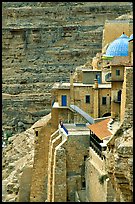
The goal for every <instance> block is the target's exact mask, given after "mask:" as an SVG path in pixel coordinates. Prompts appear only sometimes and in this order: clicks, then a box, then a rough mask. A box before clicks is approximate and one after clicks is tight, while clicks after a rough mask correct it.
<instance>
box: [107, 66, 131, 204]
mask: <svg viewBox="0 0 135 204" xmlns="http://www.w3.org/2000/svg"><path fill="white" fill-rule="evenodd" d="M124 79H125V82H124V84H123V95H124V96H125V97H124V98H125V101H124V103H125V111H124V120H123V123H122V125H121V127H120V129H119V130H118V131H117V132H116V133H115V135H114V136H113V138H112V140H111V141H110V144H109V148H108V153H107V166H106V167H107V171H108V174H109V177H110V180H111V182H112V185H113V188H114V190H115V195H116V198H115V200H116V201H118V202H133V92H132V90H133V67H126V68H125V75H124Z"/></svg>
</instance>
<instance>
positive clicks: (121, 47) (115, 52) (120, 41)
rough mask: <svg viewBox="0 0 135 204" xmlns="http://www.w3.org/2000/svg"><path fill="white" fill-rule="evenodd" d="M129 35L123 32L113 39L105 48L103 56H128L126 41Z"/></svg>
mask: <svg viewBox="0 0 135 204" xmlns="http://www.w3.org/2000/svg"><path fill="white" fill-rule="evenodd" d="M129 39H130V38H129V37H128V36H127V35H125V34H124V33H123V34H122V35H121V36H120V37H119V38H117V39H116V40H114V41H113V42H112V43H111V44H110V45H109V46H108V48H107V50H106V54H105V56H107V57H114V56H128V41H129Z"/></svg>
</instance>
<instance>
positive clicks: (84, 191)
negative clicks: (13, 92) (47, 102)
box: [20, 24, 133, 202]
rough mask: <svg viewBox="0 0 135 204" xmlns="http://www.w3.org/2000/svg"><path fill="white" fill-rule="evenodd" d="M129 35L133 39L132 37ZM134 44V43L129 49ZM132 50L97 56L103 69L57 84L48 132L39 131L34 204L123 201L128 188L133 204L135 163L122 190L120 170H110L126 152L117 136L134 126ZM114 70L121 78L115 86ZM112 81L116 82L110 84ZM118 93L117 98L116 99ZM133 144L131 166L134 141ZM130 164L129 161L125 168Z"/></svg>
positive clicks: (78, 70)
mask: <svg viewBox="0 0 135 204" xmlns="http://www.w3.org/2000/svg"><path fill="white" fill-rule="evenodd" d="M123 25H126V24H123ZM111 26H112V24H111ZM114 28H115V26H114ZM122 32H123V26H122ZM122 32H121V33H122ZM129 33H130V35H131V34H132V31H131V30H130V32H129ZM118 37H119V35H118V36H117V38H118ZM111 40H112V39H111ZM114 40H115V39H114ZM132 41H133V40H132V39H130V41H129V42H128V44H127V45H129V43H132ZM105 42H106V41H105ZM110 45H111V44H110ZM129 47H130V49H129V52H128V56H119V55H117V54H116V55H115V56H114V55H113V56H111V57H110V56H109V58H104V56H103V58H102V55H101V58H100V55H99V58H100V60H101V64H100V66H97V67H96V68H95V67H93V69H91V68H90V67H89V68H86V67H84V66H82V67H77V68H76V71H75V72H74V73H73V72H71V73H70V83H68V82H67V83H56V84H54V86H53V88H52V102H51V105H52V109H51V115H50V117H49V119H48V121H47V124H46V126H43V127H41V126H38V127H37V128H38V130H37V129H35V138H36V143H35V158H34V165H33V170H32V178H31V184H30V197H29V201H30V202H37V201H38V202H71V201H72V202H74V201H75V202H83V201H84V202H94V201H99V202H115V201H125V200H126V193H125V191H126V188H129V190H128V198H127V200H128V201H132V193H133V191H132V181H131V180H132V169H131V163H128V167H129V174H128V177H126V175H125V172H124V173H123V174H122V175H124V176H123V178H125V180H126V185H125V186H124V187H123V185H122V184H121V183H120V176H118V175H117V174H118V172H116V171H117V168H118V167H117V166H116V168H115V169H113V173H111V170H112V168H113V167H112V164H116V163H115V162H114V161H115V159H116V158H114V156H113V157H112V159H113V162H114V163H111V165H110V166H109V159H110V161H111V158H110V157H111V156H112V154H111V151H113V152H116V153H117V154H118V156H119V154H120V153H121V155H122V152H120V151H126V150H124V149H122V147H121V146H120V147H119V148H117V144H115V143H116V141H117V140H119V144H120V138H118V135H119V131H120V130H122V127H123V130H127V129H129V128H132V125H133V118H132V116H133V115H132V103H133V100H132V98H133V96H132V94H131V89H130V85H132V84H133V82H132V73H133V64H132V59H133V55H132V54H131V53H132V51H133V50H132V46H129ZM108 48H109V47H108ZM115 48H116V47H115ZM126 48H127V47H126ZM124 51H125V48H124ZM106 52H107V50H106ZM105 57H106V56H105ZM105 60H106V61H105ZM104 61H105V63H104ZM107 63H108V64H107ZM94 68H95V69H94ZM106 69H108V70H106ZM116 70H117V73H119V74H118V78H117V80H116ZM118 70H119V71H118ZM109 73H110V74H111V75H110V74H109ZM108 74H109V75H108ZM110 76H111V77H112V79H114V80H109V78H110ZM113 77H114V78H113ZM130 80H131V82H130ZM130 83H131V84H130ZM129 89H130V91H129V92H128V90H129ZM119 90H120V91H121V92H119ZM116 93H118V95H117V96H118V98H115V97H114V96H116V95H115V94H116ZM129 94H130V97H129ZM127 97H129V98H130V99H127ZM116 99H120V100H116ZM116 102H117V103H116ZM37 131H38V133H37ZM131 132H132V129H131ZM102 133H103V134H102ZM129 138H130V139H131V140H130V150H129V152H128V153H129V159H130V160H131V159H132V138H131V137H130V135H129ZM124 153H125V154H126V152H124ZM121 155H120V156H121ZM120 159H121V158H120ZM127 161H128V159H127V158H126V159H125V160H124V162H125V163H126V162H127ZM117 162H118V161H117ZM121 164H122V159H121ZM119 170H120V168H119ZM114 176H115V177H114ZM116 179H117V181H118V183H117V181H116ZM127 180H128V182H127ZM123 182H124V181H123ZM117 189H118V190H119V192H118V193H117ZM20 201H23V198H22V200H20Z"/></svg>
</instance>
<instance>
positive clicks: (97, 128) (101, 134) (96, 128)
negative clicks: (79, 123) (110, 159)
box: [88, 118, 112, 140]
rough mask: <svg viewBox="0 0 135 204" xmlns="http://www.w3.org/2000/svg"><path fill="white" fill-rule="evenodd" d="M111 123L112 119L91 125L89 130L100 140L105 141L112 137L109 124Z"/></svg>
mask: <svg viewBox="0 0 135 204" xmlns="http://www.w3.org/2000/svg"><path fill="white" fill-rule="evenodd" d="M109 122H111V119H110V118H107V119H105V120H102V121H100V122H97V123H94V124H92V125H89V126H88V128H89V129H90V130H91V131H92V132H93V133H94V134H95V135H96V136H97V137H98V138H99V139H100V140H103V139H105V138H106V137H109V136H111V135H112V133H111V132H110V131H109V129H108V127H107V126H108V123H109Z"/></svg>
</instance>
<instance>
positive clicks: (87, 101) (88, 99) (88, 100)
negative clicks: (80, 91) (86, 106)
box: [85, 95, 90, 103]
mask: <svg viewBox="0 0 135 204" xmlns="http://www.w3.org/2000/svg"><path fill="white" fill-rule="evenodd" d="M85 101H86V103H90V95H86V96H85Z"/></svg>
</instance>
